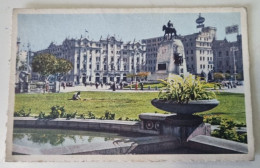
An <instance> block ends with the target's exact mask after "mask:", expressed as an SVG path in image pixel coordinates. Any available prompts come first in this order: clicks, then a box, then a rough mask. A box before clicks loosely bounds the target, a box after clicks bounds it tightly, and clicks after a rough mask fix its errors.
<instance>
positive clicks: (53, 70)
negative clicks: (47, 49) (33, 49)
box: [32, 53, 73, 79]
mask: <svg viewBox="0 0 260 168" xmlns="http://www.w3.org/2000/svg"><path fill="white" fill-rule="evenodd" d="M72 68H73V66H72V63H71V62H69V61H67V60H65V59H63V58H56V57H55V56H54V55H51V54H48V53H43V54H39V55H36V56H35V57H34V58H33V61H32V70H33V72H37V73H39V74H40V75H41V76H43V77H44V79H46V78H47V77H48V76H49V75H54V74H61V75H64V74H66V73H67V72H69V71H70V70H71V69H72Z"/></svg>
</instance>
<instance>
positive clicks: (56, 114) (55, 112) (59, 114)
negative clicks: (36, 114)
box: [50, 106, 67, 118]
mask: <svg viewBox="0 0 260 168" xmlns="http://www.w3.org/2000/svg"><path fill="white" fill-rule="evenodd" d="M66 116H67V115H66V112H65V108H64V106H52V107H51V113H50V117H51V118H63V117H66Z"/></svg>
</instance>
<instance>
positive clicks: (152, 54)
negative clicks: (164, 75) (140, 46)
mask: <svg viewBox="0 0 260 168" xmlns="http://www.w3.org/2000/svg"><path fill="white" fill-rule="evenodd" d="M163 40H164V38H163V36H162V37H154V38H149V39H143V40H142V43H144V44H146V66H145V70H146V71H149V72H151V73H154V72H155V71H156V65H157V62H156V61H157V52H158V48H159V45H160V44H161V42H162V41H163Z"/></svg>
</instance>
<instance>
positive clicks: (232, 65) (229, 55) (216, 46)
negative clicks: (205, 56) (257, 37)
mask: <svg viewBox="0 0 260 168" xmlns="http://www.w3.org/2000/svg"><path fill="white" fill-rule="evenodd" d="M213 53H214V54H213V55H214V67H215V69H214V71H215V72H220V73H229V74H231V75H234V74H235V73H238V74H240V75H242V77H243V56H242V42H241V35H237V41H234V42H228V41H227V40H226V39H224V40H214V41H213Z"/></svg>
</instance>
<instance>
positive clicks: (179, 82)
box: [6, 8, 254, 162]
mask: <svg viewBox="0 0 260 168" xmlns="http://www.w3.org/2000/svg"><path fill="white" fill-rule="evenodd" d="M246 17H247V15H246V9H244V8H160V9H159V8H132V9H126V8H125V9H104V8H101V9H15V10H14V12H13V34H12V60H11V62H12V66H11V75H10V88H9V90H10V97H9V112H8V116H9V120H8V124H7V129H8V135H7V137H8V138H7V141H6V146H7V150H6V160H7V161H53V162H55V161H91V162H95V161H99V162H102V161H120V162H125V161H128V162H129V161H131V162H151V161H156V162H158V161H216V160H223V161H224V160H225V161H227V160H228V161H231V160H232V161H235V160H253V159H254V141H253V132H252V130H253V129H252V109H251V96H250V79H249V54H248V37H247V20H246Z"/></svg>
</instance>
